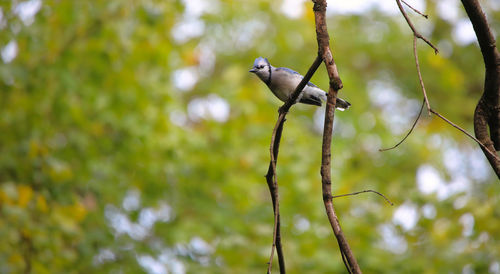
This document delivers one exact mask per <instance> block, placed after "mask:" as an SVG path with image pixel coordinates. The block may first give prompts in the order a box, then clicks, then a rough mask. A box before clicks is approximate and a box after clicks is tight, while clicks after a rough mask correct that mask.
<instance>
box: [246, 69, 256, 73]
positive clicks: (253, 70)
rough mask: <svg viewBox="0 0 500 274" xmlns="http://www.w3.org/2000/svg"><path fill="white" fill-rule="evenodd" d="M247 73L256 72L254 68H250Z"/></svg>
mask: <svg viewBox="0 0 500 274" xmlns="http://www.w3.org/2000/svg"><path fill="white" fill-rule="evenodd" d="M248 72H251V73H256V72H257V70H256V69H255V68H252V69H251V70H249V71H248Z"/></svg>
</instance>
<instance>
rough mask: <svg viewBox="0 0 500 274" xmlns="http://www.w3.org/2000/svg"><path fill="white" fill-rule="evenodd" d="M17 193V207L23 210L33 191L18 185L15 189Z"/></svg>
mask: <svg viewBox="0 0 500 274" xmlns="http://www.w3.org/2000/svg"><path fill="white" fill-rule="evenodd" d="M17 193H18V200H17V201H18V204H19V206H20V207H22V208H25V207H26V206H27V205H28V203H29V201H30V200H31V197H32V196H33V189H31V187H29V186H26V185H19V186H18V187H17Z"/></svg>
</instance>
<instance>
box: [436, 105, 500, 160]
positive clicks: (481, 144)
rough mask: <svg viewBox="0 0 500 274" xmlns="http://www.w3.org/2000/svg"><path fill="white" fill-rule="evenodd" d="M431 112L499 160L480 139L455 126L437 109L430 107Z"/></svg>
mask: <svg viewBox="0 0 500 274" xmlns="http://www.w3.org/2000/svg"><path fill="white" fill-rule="evenodd" d="M431 112H432V113H434V114H435V115H437V116H438V117H439V118H441V119H443V121H445V122H446V123H448V124H450V125H451V126H453V127H454V128H456V129H458V130H460V131H461V132H463V133H464V134H465V135H467V136H469V137H470V138H471V139H472V140H474V141H475V142H476V143H478V145H479V146H481V147H482V148H483V149H484V150H485V151H486V152H487V153H488V154H490V155H491V156H492V157H494V158H495V159H496V160H497V161H500V159H499V158H498V155H496V153H493V152H491V151H490V150H489V149H488V148H487V147H486V146H485V145H484V144H483V143H481V141H479V140H478V139H476V137H474V136H472V135H471V134H470V133H468V132H467V131H465V130H464V129H463V128H461V127H459V126H457V125H456V124H455V123H453V122H452V121H450V120H448V119H446V117H444V116H443V115H441V114H439V113H438V112H437V111H435V110H433V109H431Z"/></svg>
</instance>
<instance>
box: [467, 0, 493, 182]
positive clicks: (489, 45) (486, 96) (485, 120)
mask: <svg viewBox="0 0 500 274" xmlns="http://www.w3.org/2000/svg"><path fill="white" fill-rule="evenodd" d="M462 5H463V6H464V9H465V11H466V12H467V16H469V19H470V21H471V23H472V27H473V28H474V32H475V33H476V37H477V40H478V42H479V47H480V48H481V54H482V55H483V61H484V66H485V69H486V73H485V79H484V91H483V95H482V96H481V98H480V99H479V102H478V104H477V106H476V110H475V111H474V133H475V135H476V137H477V139H478V140H479V141H480V142H481V143H482V144H484V146H481V149H482V150H483V153H484V155H485V156H486V158H487V159H488V161H489V162H490V165H491V167H492V168H493V170H494V171H495V173H496V175H497V176H498V178H500V159H499V157H495V156H497V155H496V154H493V153H492V152H494V151H496V150H500V54H499V52H498V49H497V47H496V41H495V37H494V36H493V34H492V33H491V29H490V27H489V25H488V21H487V20H486V16H485V15H484V13H483V11H482V9H481V5H480V4H479V2H478V1H477V0H462ZM488 129H489V134H488Z"/></svg>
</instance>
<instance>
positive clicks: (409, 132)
mask: <svg viewBox="0 0 500 274" xmlns="http://www.w3.org/2000/svg"><path fill="white" fill-rule="evenodd" d="M424 105H425V99H424V100H422V105H421V106H420V111H419V112H418V115H417V118H415V122H413V125H412V126H411V128H410V130H409V131H408V133H406V135H405V137H403V139H401V141H399V143H397V144H395V145H394V146H392V147H390V148H381V149H379V150H378V151H387V150H391V149H394V148H397V147H398V146H399V145H401V144H402V143H403V142H404V141H405V140H406V138H408V136H410V134H411V133H412V131H413V129H414V128H415V126H416V125H417V122H418V120H419V119H420V115H422V110H423V109H424Z"/></svg>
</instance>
